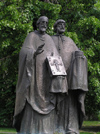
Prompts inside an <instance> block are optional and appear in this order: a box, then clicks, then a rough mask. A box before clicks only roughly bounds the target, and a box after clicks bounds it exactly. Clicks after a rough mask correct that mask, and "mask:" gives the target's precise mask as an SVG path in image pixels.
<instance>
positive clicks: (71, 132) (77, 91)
mask: <svg viewBox="0 0 100 134" xmlns="http://www.w3.org/2000/svg"><path fill="white" fill-rule="evenodd" d="M54 31H55V32H56V35H54V36H52V39H53V41H54V43H55V46H56V48H57V50H58V53H59V54H60V56H61V57H62V60H63V63H64V66H65V69H66V72H67V74H68V75H67V81H68V87H66V88H68V95H67V94H66V97H65V99H64V100H63V101H61V102H60V106H59V109H58V117H57V126H58V129H59V131H60V132H62V133H63V134H79V128H81V126H82V122H83V118H84V116H85V108H84V99H85V94H86V91H88V87H87V85H88V84H87V60H86V57H85V56H84V55H83V52H82V51H80V50H79V49H78V47H77V46H76V45H75V43H74V42H73V40H72V39H71V38H69V37H66V36H64V35H63V33H64V32H65V21H64V20H62V19H59V20H57V21H56V22H55V24H54Z"/></svg>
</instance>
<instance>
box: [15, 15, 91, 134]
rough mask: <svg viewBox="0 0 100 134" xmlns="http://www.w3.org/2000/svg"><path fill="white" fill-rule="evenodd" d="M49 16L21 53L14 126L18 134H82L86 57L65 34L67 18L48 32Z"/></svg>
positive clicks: (40, 24) (31, 34) (38, 24)
mask: <svg viewBox="0 0 100 134" xmlns="http://www.w3.org/2000/svg"><path fill="white" fill-rule="evenodd" d="M47 25H48V18H47V17H46V16H42V17H40V18H39V19H38V20H37V29H38V30H37V31H34V32H31V33H29V34H28V36H27V37H26V39H25V41H24V43H23V46H22V48H21V51H20V54H19V74H18V82H17V86H16V103H15V113H14V121H13V124H14V127H15V128H16V131H17V133H18V134H55V133H57V134H58V133H60V134H79V128H81V126H82V122H83V118H84V116H85V109H84V99H85V94H86V92H87V91H88V88H87V60H86V57H85V56H84V55H83V52H82V51H80V50H79V49H78V48H77V46H76V45H75V43H74V42H73V40H72V39H70V38H69V37H66V36H65V35H63V33H64V32H65V21H64V20H62V19H59V20H57V21H56V22H55V24H54V31H55V33H56V35H54V36H52V37H50V36H49V35H48V34H46V29H47Z"/></svg>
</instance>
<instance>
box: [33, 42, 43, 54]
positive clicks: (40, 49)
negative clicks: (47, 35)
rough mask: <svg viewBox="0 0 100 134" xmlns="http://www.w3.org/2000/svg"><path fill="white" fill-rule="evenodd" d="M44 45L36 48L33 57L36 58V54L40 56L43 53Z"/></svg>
mask: <svg viewBox="0 0 100 134" xmlns="http://www.w3.org/2000/svg"><path fill="white" fill-rule="evenodd" d="M44 45H45V43H44V44H42V45H40V46H39V47H38V48H37V50H36V52H35V56H37V55H38V54H41V53H42V52H43V51H44V50H43V47H44Z"/></svg>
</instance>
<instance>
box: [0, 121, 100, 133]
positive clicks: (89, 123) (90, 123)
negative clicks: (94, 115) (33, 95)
mask: <svg viewBox="0 0 100 134" xmlns="http://www.w3.org/2000/svg"><path fill="white" fill-rule="evenodd" d="M83 128H88V129H86V130H84V129H82V130H81V131H80V134H100V131H97V130H96V129H97V128H100V121H84V122H83ZM91 128H92V129H93V128H96V129H95V130H96V132H95V130H94V131H93V130H91ZM99 130H100V129H99ZM4 132H5V133H4ZM6 132H9V134H10V132H11V134H12V133H13V134H16V130H15V129H14V128H0V134H7V133H6Z"/></svg>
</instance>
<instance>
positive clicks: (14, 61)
mask: <svg viewBox="0 0 100 134" xmlns="http://www.w3.org/2000/svg"><path fill="white" fill-rule="evenodd" d="M57 1H58V4H53V3H50V2H49V3H47V2H42V1H41V0H27V1H25V0H7V1H6V0H2V1H0V35H1V36H0V126H11V125H12V120H13V110H14V104H15V86H16V82H17V75H18V54H19V51H20V48H21V46H22V43H23V41H24V39H25V37H26V36H27V34H28V33H29V32H31V31H33V30H36V21H37V19H38V18H39V17H40V16H42V15H45V16H47V17H48V18H49V25H48V30H47V33H48V34H50V35H53V34H54V32H53V24H54V22H55V21H56V20H57V19H59V18H62V19H64V20H65V21H66V32H65V35H66V36H69V37H71V38H72V39H73V40H74V42H75V43H76V44H77V46H78V47H79V48H81V50H82V51H84V54H85V56H86V57H87V59H88V70H89V71H88V79H89V92H88V93H87V96H86V101H85V103H86V114H87V116H88V117H89V119H93V118H96V115H97V114H98V112H99V110H100V58H99V55H100V0H98V1H96V0H92V1H91V0H82V1H81V0H77V1H76V0H71V1H70V0H67V1H65V0H57ZM51 2H52V0H51ZM55 3H56V2H55Z"/></svg>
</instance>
